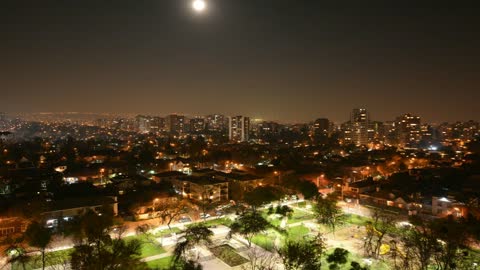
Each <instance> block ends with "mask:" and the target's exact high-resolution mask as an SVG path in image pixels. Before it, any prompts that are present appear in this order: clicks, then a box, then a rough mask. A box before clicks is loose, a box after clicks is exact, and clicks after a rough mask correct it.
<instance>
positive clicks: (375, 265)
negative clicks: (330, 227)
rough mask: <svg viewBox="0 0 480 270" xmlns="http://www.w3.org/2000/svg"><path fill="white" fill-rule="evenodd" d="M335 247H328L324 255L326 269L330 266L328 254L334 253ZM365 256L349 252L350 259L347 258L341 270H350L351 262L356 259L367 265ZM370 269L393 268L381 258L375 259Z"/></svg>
mask: <svg viewBox="0 0 480 270" xmlns="http://www.w3.org/2000/svg"><path fill="white" fill-rule="evenodd" d="M334 249H335V248H331V249H328V250H327V252H326V254H325V255H324V256H323V260H322V261H323V262H322V269H323V268H324V266H325V269H327V268H328V265H329V264H328V262H327V256H328V255H329V254H331V253H333V250H334ZM363 259H364V257H362V256H360V255H358V254H356V253H351V252H350V253H349V254H348V259H347V263H346V264H344V265H342V266H340V268H339V270H350V269H351V267H350V264H351V263H352V262H353V261H355V262H358V263H360V265H362V266H365V262H364V261H363ZM368 269H375V270H390V269H392V267H390V266H389V265H388V264H386V263H385V262H382V261H379V260H373V263H372V265H371V266H369V268H368Z"/></svg>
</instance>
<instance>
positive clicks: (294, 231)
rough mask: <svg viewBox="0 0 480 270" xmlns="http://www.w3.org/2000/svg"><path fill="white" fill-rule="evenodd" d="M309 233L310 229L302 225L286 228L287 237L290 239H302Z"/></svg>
mask: <svg viewBox="0 0 480 270" xmlns="http://www.w3.org/2000/svg"><path fill="white" fill-rule="evenodd" d="M309 233H310V229H309V228H307V227H305V226H303V225H299V226H295V227H291V228H289V229H288V239H289V240H292V241H302V240H303V239H305V237H306V236H307V235H308V234H309Z"/></svg>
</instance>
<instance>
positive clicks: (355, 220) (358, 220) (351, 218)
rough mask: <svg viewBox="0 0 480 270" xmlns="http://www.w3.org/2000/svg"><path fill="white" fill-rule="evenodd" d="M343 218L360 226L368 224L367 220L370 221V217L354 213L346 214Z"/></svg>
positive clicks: (346, 221)
mask: <svg viewBox="0 0 480 270" xmlns="http://www.w3.org/2000/svg"><path fill="white" fill-rule="evenodd" d="M342 220H343V221H344V222H345V223H348V224H353V225H358V226H365V224H367V222H368V221H370V219H369V218H367V217H363V216H359V215H354V214H345V215H343V217H342Z"/></svg>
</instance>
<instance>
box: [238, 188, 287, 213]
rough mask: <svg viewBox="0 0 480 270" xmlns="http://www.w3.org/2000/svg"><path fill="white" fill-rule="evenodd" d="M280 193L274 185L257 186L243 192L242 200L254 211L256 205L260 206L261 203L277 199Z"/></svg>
mask: <svg viewBox="0 0 480 270" xmlns="http://www.w3.org/2000/svg"><path fill="white" fill-rule="evenodd" d="M281 195H282V193H281V192H279V190H278V189H276V188H274V187H271V186H265V187H257V188H255V189H253V190H252V191H249V192H247V193H245V196H244V200H245V202H246V203H248V205H250V206H251V207H252V209H253V211H254V212H255V211H256V210H257V208H258V207H261V206H262V205H264V204H267V203H270V202H272V201H276V200H279V199H280V197H281Z"/></svg>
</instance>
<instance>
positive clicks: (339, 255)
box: [327, 248, 349, 270]
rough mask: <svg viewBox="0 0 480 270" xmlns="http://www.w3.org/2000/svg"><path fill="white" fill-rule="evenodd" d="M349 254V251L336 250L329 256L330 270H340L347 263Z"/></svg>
mask: <svg viewBox="0 0 480 270" xmlns="http://www.w3.org/2000/svg"><path fill="white" fill-rule="evenodd" d="M348 254H349V252H348V250H346V249H343V248H336V249H335V250H334V251H333V253H332V254H330V255H328V256H327V262H328V263H330V266H329V269H332V270H333V269H335V270H337V269H340V265H344V264H346V263H347V258H348Z"/></svg>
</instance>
